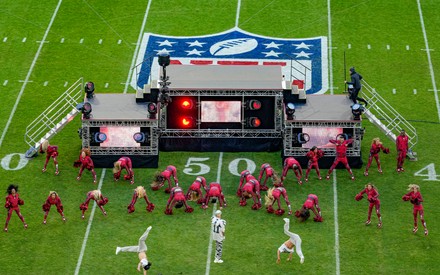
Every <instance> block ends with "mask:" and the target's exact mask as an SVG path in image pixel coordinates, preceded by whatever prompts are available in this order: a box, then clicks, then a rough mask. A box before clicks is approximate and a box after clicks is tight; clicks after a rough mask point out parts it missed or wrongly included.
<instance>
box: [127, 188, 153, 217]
mask: <svg viewBox="0 0 440 275" xmlns="http://www.w3.org/2000/svg"><path fill="white" fill-rule="evenodd" d="M138 198H139V199H140V198H144V200H145V202H146V203H147V211H148V212H153V210H154V204H153V203H152V202H150V200H149V199H148V196H147V191H146V190H145V188H144V187H143V186H138V187H136V189H134V193H133V198H132V199H131V203H130V204H129V205H128V206H127V209H128V213H133V212H134V210H135V209H134V205H135V204H136V201H137V199H138Z"/></svg>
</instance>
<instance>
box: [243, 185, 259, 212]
mask: <svg viewBox="0 0 440 275" xmlns="http://www.w3.org/2000/svg"><path fill="white" fill-rule="evenodd" d="M241 193H242V194H241V199H240V206H245V205H246V204H247V202H246V200H247V199H249V198H252V199H253V200H254V204H253V205H252V209H253V210H258V209H260V208H261V195H260V183H259V182H258V180H256V179H251V180H249V181H248V182H246V183H245V184H244V185H243V188H242V191H241Z"/></svg>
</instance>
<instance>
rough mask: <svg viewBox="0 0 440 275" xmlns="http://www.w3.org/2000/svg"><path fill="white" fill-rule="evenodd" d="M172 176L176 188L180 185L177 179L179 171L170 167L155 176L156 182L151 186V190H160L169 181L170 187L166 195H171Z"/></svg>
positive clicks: (166, 190)
mask: <svg viewBox="0 0 440 275" xmlns="http://www.w3.org/2000/svg"><path fill="white" fill-rule="evenodd" d="M171 176H173V179H174V184H175V186H178V185H179V180H178V179H177V169H176V167H174V166H172V165H168V166H167V168H166V169H165V170H164V171H162V172H157V173H156V175H155V176H154V181H153V183H152V184H151V189H153V190H154V191H156V190H159V189H160V188H161V187H162V186H163V185H164V183H165V180H166V181H168V187H167V188H166V189H165V193H170V190H171V188H172V186H171Z"/></svg>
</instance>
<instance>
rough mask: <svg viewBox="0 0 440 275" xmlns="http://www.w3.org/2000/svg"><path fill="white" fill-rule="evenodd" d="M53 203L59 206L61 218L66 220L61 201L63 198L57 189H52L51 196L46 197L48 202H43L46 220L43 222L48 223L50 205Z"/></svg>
mask: <svg viewBox="0 0 440 275" xmlns="http://www.w3.org/2000/svg"><path fill="white" fill-rule="evenodd" d="M52 205H55V206H56V207H57V211H58V213H60V215H61V218H62V219H63V222H65V221H66V218H65V217H64V212H63V210H64V207H63V204H62V203H61V199H60V197H59V196H58V193H57V192H55V191H50V192H49V196H48V197H47V199H46V202H45V203H44V204H43V212H44V220H43V224H46V219H47V215H49V211H50V207H51V206H52Z"/></svg>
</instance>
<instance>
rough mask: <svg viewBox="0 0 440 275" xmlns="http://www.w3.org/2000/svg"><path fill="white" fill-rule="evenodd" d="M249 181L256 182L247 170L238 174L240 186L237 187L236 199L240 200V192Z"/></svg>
mask: <svg viewBox="0 0 440 275" xmlns="http://www.w3.org/2000/svg"><path fill="white" fill-rule="evenodd" d="M250 180H257V179H256V178H255V177H254V176H253V175H252V174H251V172H249V170H243V171H241V173H240V184H239V185H238V189H237V197H239V198H241V195H242V192H243V185H244V184H245V183H246V182H249V181H250Z"/></svg>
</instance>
